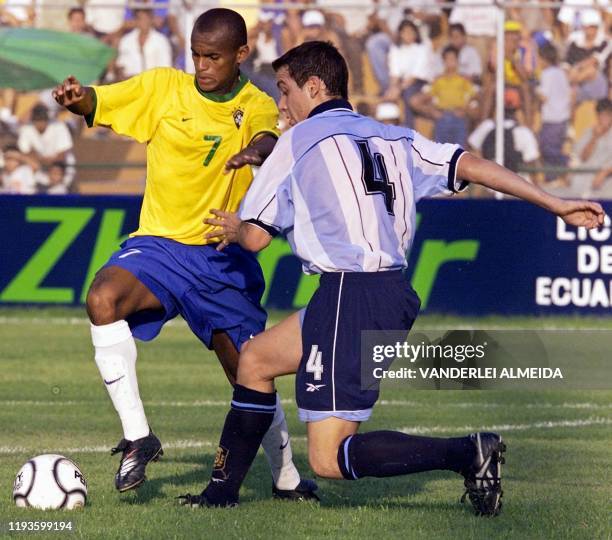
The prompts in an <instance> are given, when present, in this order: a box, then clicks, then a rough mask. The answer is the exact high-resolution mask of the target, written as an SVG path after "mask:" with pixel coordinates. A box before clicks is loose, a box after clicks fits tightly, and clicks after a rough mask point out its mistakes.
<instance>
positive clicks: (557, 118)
mask: <svg viewBox="0 0 612 540" xmlns="http://www.w3.org/2000/svg"><path fill="white" fill-rule="evenodd" d="M538 52H539V59H540V65H541V67H542V73H541V75H540V85H539V87H538V89H537V94H538V97H539V99H540V101H541V102H542V111H541V112H542V115H541V117H542V127H541V129H540V148H541V149H542V160H543V163H544V165H545V166H552V167H566V166H567V161H568V159H567V156H566V155H565V154H564V153H563V144H564V143H565V138H566V136H567V125H568V121H569V119H570V116H571V98H572V90H571V87H570V83H569V79H568V77H567V74H566V73H565V71H563V70H562V69H561V68H560V67H559V66H558V65H557V64H558V62H559V56H558V53H557V49H556V48H555V47H554V45H552V44H550V43H545V44H544V45H542V46H541V47H540V49H539V51H538ZM557 177H558V178H559V180H562V181H564V180H565V174H564V173H563V174H559V173H558V172H546V181H548V182H550V181H552V180H554V179H555V178H557Z"/></svg>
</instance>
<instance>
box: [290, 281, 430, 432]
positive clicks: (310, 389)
mask: <svg viewBox="0 0 612 540" xmlns="http://www.w3.org/2000/svg"><path fill="white" fill-rule="evenodd" d="M419 306H420V301H419V298H418V296H417V295H416V293H415V292H414V290H413V289H412V287H411V286H410V282H409V281H408V279H407V278H406V276H405V274H404V273H403V272H402V271H389V272H337V273H329V274H323V275H322V276H321V282H320V285H319V288H318V289H317V291H316V292H315V294H314V295H313V297H312V299H311V300H310V302H309V303H308V306H307V307H306V311H305V313H304V316H303V322H302V347H303V353H302V354H303V355H302V360H301V362H300V367H299V369H298V372H297V376H296V381H295V384H296V390H295V395H296V400H297V404H298V413H299V417H300V420H302V421H303V422H316V421H318V420H323V419H325V418H329V417H331V416H335V417H337V418H343V419H344V420H352V421H356V422H361V421H364V420H367V419H368V418H369V417H370V415H371V414H372V407H373V406H374V404H375V403H376V400H377V399H378V394H379V392H378V390H368V389H363V388H362V385H361V332H362V331H363V330H386V331H390V330H402V331H403V330H406V331H408V330H410V328H411V327H412V324H413V323H414V320H415V319H416V316H417V313H418V311H419Z"/></svg>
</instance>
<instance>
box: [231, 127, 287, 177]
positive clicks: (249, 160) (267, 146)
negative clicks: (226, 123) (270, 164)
mask: <svg viewBox="0 0 612 540" xmlns="http://www.w3.org/2000/svg"><path fill="white" fill-rule="evenodd" d="M276 141H277V139H276V137H275V136H274V135H271V134H268V133H264V134H262V135H260V136H258V137H256V138H255V139H254V140H253V141H252V142H251V144H249V145H248V146H247V147H246V148H245V149H244V150H242V151H240V152H238V153H237V154H235V155H234V156H232V157H231V158H230V159H229V160H228V161H227V163H226V164H225V172H226V173H228V172H229V171H231V170H232V169H240V168H241V167H244V166H245V165H261V164H262V163H263V162H264V161H265V159H266V158H267V157H268V156H269V155H270V154H271V153H272V150H273V149H274V145H275V144H276Z"/></svg>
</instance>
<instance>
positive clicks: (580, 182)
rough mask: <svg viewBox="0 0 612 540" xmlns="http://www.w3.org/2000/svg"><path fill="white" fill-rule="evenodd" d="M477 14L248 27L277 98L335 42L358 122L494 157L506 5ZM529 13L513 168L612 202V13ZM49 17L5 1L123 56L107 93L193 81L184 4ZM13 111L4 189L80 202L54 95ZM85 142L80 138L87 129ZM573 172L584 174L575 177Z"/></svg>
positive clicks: (410, 9) (509, 74)
mask: <svg viewBox="0 0 612 540" xmlns="http://www.w3.org/2000/svg"><path fill="white" fill-rule="evenodd" d="M473 3H474V0H455V1H454V2H453V3H449V2H446V3H444V2H437V1H432V2H428V3H424V2H419V1H412V0H406V1H401V2H400V1H398V0H385V1H384V2H383V0H306V1H303V2H300V4H301V5H300V6H299V8H298V7H296V8H292V7H291V2H289V6H287V5H282V6H281V5H280V2H278V1H276V2H275V1H264V0H262V3H261V4H259V6H258V8H257V10H251V12H252V13H256V15H253V16H251V17H250V18H249V17H246V18H247V22H248V23H249V26H250V29H249V46H250V49H251V51H252V52H251V55H250V57H249V59H248V60H247V62H246V63H245V64H244V65H243V70H244V71H245V72H246V73H247V74H248V75H249V77H250V78H251V80H252V81H253V82H254V83H255V84H257V85H258V86H259V87H260V88H262V89H263V90H265V91H266V92H268V93H269V94H270V95H272V96H273V97H275V98H277V97H278V91H277V88H276V84H275V79H274V72H273V70H272V61H273V60H274V59H275V58H277V57H278V56H279V55H280V54H282V53H283V52H285V51H286V50H288V49H289V48H291V47H293V46H295V45H297V44H299V43H302V42H304V41H308V40H325V41H331V42H332V43H334V44H335V45H336V46H337V47H338V48H339V49H340V51H341V52H342V53H343V54H344V56H345V57H346V59H347V62H348V64H349V69H350V72H351V93H352V99H353V102H354V103H355V104H356V105H357V106H358V110H359V111H361V112H364V113H367V114H371V115H373V116H376V117H377V118H378V119H379V120H380V121H385V122H391V123H396V124H402V125H406V126H410V127H417V128H418V129H425V131H427V130H429V132H428V133H426V135H429V136H431V137H432V138H433V139H435V140H437V141H440V142H447V141H452V142H457V143H460V144H462V145H464V146H465V147H466V148H469V149H470V150H472V151H474V152H477V153H480V154H481V155H483V156H485V157H487V158H494V156H495V136H496V130H495V121H494V118H495V72H496V69H497V66H496V63H497V53H496V39H495V38H496V31H497V30H496V27H497V18H496V13H497V8H496V7H495V6H494V0H478V3H479V4H480V5H478V6H474V5H472V4H473ZM285 4H286V3H285ZM303 4H308V5H307V6H306V9H303ZM488 4H490V5H488ZM519 4H520V2H518V1H517V2H514V4H513V7H512V8H510V9H507V11H506V24H505V27H504V64H503V67H502V69H503V76H504V80H505V88H506V90H505V95H504V116H505V121H504V126H503V128H504V134H505V136H504V141H505V142H504V154H505V163H506V166H509V167H510V168H512V169H514V170H517V171H522V172H521V174H523V175H524V177H525V178H527V179H529V180H530V181H533V182H537V183H540V184H543V185H544V186H545V187H547V188H550V189H559V190H561V191H562V192H563V190H565V193H567V194H568V195H590V196H593V195H594V196H597V194H598V193H599V194H600V195H602V194H603V195H604V196H605V195H608V196H609V197H612V181H610V180H612V178H610V167H611V165H612V163H611V161H610V154H611V152H610V142H611V141H610V137H611V136H612V135H611V130H610V126H611V124H612V122H611V118H612V112H611V110H610V103H611V102H610V97H611V91H612V90H611V87H610V79H611V73H610V72H611V63H612V60H611V57H612V45H611V41H610V31H611V29H610V27H611V23H612V15H611V14H612V7H610V5H609V4H608V3H607V1H606V0H580V2H577V1H576V0H574V1H573V2H569V1H568V2H567V4H568V5H567V6H566V5H562V6H561V7H560V9H559V8H551V7H548V5H545V7H537V6H534V5H533V4H529V5H527V3H526V6H525V7H521V6H520V5H519ZM578 4H584V6H578ZM122 5H123V6H124V7H122ZM41 6H44V4H40V3H35V1H34V0H0V25H4V26H41V25H42V26H45V24H44V22H41V21H52V22H53V25H54V26H55V27H58V26H62V28H63V29H65V30H68V31H71V32H74V33H80V34H88V35H90V36H92V37H94V38H96V39H99V40H102V41H103V42H105V43H107V44H108V45H110V46H112V47H114V48H115V49H116V50H117V55H116V58H115V59H114V60H113V61H112V62H111V63H110V64H109V66H108V68H107V70H106V72H105V73H104V75H103V77H102V82H113V81H119V80H123V79H125V78H127V77H130V76H132V75H135V74H137V73H140V72H142V71H144V70H147V69H150V68H153V67H160V66H174V67H177V68H181V69H185V68H186V67H187V69H188V68H189V66H186V65H185V47H186V41H185V38H186V37H188V36H185V35H184V28H183V26H184V25H185V24H186V23H185V21H187V20H188V17H187V18H185V19H184V16H185V15H186V14H188V10H189V9H191V8H190V7H189V5H188V4H187V3H185V2H184V0H169V2H168V3H167V4H166V5H165V7H164V8H161V9H160V8H158V7H157V6H155V9H153V6H152V8H151V9H144V7H146V6H143V5H142V4H141V6H140V7H139V8H138V9H134V10H132V9H129V8H128V7H127V2H126V0H85V2H84V3H82V4H80V5H79V6H77V7H73V8H71V9H68V10H67V13H66V17H65V19H64V20H63V24H61V25H59V24H58V20H60V19H61V18H58V17H57V10H55V11H53V14H54V15H55V16H51V15H50V14H49V13H50V10H51V8H49V9H48V11H47V12H45V10H44V9H43V8H42V7H41ZM287 8H288V9H287ZM239 11H240V10H239ZM60 22H62V21H60ZM49 24H51V22H49V23H48V24H46V26H48V25H49ZM0 92H1V91H0ZM0 99H2V102H3V104H2V105H3V106H4V109H0V129H1V128H2V127H3V126H4V129H12V130H13V132H14V133H15V137H16V143H15V144H13V143H11V144H9V145H8V146H6V147H5V149H4V172H3V182H4V183H3V186H4V190H5V191H10V192H14V191H23V192H28V193H31V192H33V191H46V192H49V193H52V192H53V193H55V192H58V193H59V192H61V191H62V190H69V189H70V186H71V185H72V181H73V179H74V170H75V169H74V156H73V154H72V152H71V149H72V145H73V144H72V138H71V133H70V131H69V130H68V128H66V125H65V124H62V123H61V122H57V121H51V120H50V118H52V117H53V116H54V115H55V114H56V111H55V109H54V108H53V106H52V104H51V103H49V100H48V96H47V98H46V99H45V96H44V94H43V95H41V102H42V103H45V104H46V105H47V107H45V106H44V105H42V103H41V104H39V105H37V106H36V107H35V108H34V110H33V111H32V114H31V124H27V125H23V126H16V125H15V124H14V122H13V123H11V122H12V117H11V106H10V101H11V99H10V96H9V98H7V97H6V95H5V96H4V97H3V96H2V93H0ZM585 102H586V103H589V104H590V115H591V117H592V119H593V120H592V122H591V123H590V125H587V126H583V127H582V128H581V130H580V131H581V132H580V133H578V134H577V133H576V125H578V124H580V122H577V111H578V110H579V108H580V106H581V105H582V104H584V103H585ZM47 108H48V109H49V110H47ZM43 110H44V112H43ZM580 110H586V111H588V110H589V109H588V108H583V109H580ZM43 120H44V122H46V125H44V126H43ZM72 131H73V135H77V134H78V126H72ZM572 168H574V169H577V170H579V171H580V172H579V173H576V174H570V172H571V169H572ZM60 176H61V181H60V182H57V178H59V177H60Z"/></svg>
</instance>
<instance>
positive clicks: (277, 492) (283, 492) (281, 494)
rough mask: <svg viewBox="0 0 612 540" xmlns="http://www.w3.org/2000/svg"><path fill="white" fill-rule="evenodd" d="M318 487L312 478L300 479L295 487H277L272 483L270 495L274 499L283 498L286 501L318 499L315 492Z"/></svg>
mask: <svg viewBox="0 0 612 540" xmlns="http://www.w3.org/2000/svg"><path fill="white" fill-rule="evenodd" d="M317 489H319V486H317V483H316V482H315V481H314V480H304V479H302V480H300V483H299V484H298V485H297V486H296V487H295V489H278V488H277V487H276V486H275V485H274V484H272V496H273V497H274V498H275V499H284V500H287V501H317V502H318V501H320V499H319V497H318V496H317V494H316V493H315V491H317Z"/></svg>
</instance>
